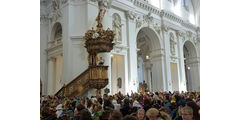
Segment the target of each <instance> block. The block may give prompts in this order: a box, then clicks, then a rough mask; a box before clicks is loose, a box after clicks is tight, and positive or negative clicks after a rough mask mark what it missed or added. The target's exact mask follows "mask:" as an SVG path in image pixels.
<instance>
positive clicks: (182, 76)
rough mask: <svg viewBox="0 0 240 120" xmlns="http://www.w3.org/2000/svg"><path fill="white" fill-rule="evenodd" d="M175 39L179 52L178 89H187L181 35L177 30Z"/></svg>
mask: <svg viewBox="0 0 240 120" xmlns="http://www.w3.org/2000/svg"><path fill="white" fill-rule="evenodd" d="M177 39H178V42H177V43H178V53H179V58H180V59H179V67H178V68H179V75H180V76H179V77H180V82H179V90H180V91H187V85H186V82H187V81H186V74H185V65H184V53H183V37H181V36H180V33H179V32H177Z"/></svg>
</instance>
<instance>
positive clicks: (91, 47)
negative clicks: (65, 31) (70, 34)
mask: <svg viewBox="0 0 240 120" xmlns="http://www.w3.org/2000/svg"><path fill="white" fill-rule="evenodd" d="M101 13H102V11H101V10H100V12H99V13H98V16H97V18H96V21H97V22H98V24H97V28H96V30H94V29H92V30H88V31H87V32H86V33H85V36H84V39H85V40H86V42H85V47H86V49H87V52H88V53H89V55H88V63H89V67H88V69H87V70H86V71H85V72H83V73H82V74H80V75H79V76H78V77H77V78H75V79H74V80H73V81H72V82H70V83H69V84H68V85H66V86H65V85H64V87H63V88H61V89H60V90H59V91H58V92H57V93H56V95H59V96H68V97H73V96H80V95H81V94H83V93H84V92H85V91H86V90H87V89H89V88H95V89H97V95H98V94H101V91H100V90H101V89H102V88H104V87H105V86H106V85H107V84H108V66H104V65H97V62H98V58H97V54H98V53H101V52H110V51H111V50H112V49H113V45H114V43H112V42H113V39H114V35H115V34H114V32H113V31H112V30H110V29H109V28H108V29H107V30H103V26H102V23H101V20H102V17H103V16H102V14H101Z"/></svg>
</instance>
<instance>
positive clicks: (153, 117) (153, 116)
mask: <svg viewBox="0 0 240 120" xmlns="http://www.w3.org/2000/svg"><path fill="white" fill-rule="evenodd" d="M146 115H147V117H148V118H149V120H157V118H158V116H159V111H158V110H157V109H156V108H150V109H149V110H148V111H147V114H146Z"/></svg>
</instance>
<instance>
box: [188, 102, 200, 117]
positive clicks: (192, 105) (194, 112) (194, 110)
mask: <svg viewBox="0 0 240 120" xmlns="http://www.w3.org/2000/svg"><path fill="white" fill-rule="evenodd" d="M186 105H187V106H189V107H191V108H192V110H193V116H194V117H199V114H198V111H199V109H200V107H199V106H198V105H197V104H196V103H195V102H193V101H190V102H187V103H186Z"/></svg>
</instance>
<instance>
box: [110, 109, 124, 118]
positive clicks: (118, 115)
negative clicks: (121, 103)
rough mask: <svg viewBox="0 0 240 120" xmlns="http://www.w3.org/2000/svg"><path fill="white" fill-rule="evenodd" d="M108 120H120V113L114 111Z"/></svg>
mask: <svg viewBox="0 0 240 120" xmlns="http://www.w3.org/2000/svg"><path fill="white" fill-rule="evenodd" d="M109 120H122V113H121V112H119V111H116V110H114V111H113V112H112V113H111V114H110V117H109Z"/></svg>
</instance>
